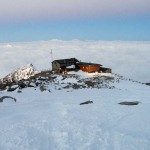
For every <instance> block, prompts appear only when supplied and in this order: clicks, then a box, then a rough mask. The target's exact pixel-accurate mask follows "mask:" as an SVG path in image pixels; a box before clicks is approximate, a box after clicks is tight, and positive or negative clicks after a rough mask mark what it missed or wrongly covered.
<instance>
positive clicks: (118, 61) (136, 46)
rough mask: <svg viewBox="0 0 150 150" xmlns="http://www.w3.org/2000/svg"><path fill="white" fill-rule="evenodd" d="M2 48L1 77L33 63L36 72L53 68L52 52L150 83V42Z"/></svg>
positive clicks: (56, 43) (57, 42) (52, 43)
mask: <svg viewBox="0 0 150 150" xmlns="http://www.w3.org/2000/svg"><path fill="white" fill-rule="evenodd" d="M9 45H11V48H10V47H9V48H8V47H7V44H0V52H1V55H0V60H1V63H0V68H1V72H0V77H3V76H5V75H7V74H8V73H10V72H11V71H13V70H15V69H16V68H19V67H21V66H24V65H26V64H30V63H32V64H33V65H34V66H35V67H36V68H37V69H39V70H45V69H50V68H51V61H52V60H51V55H50V52H51V49H52V50H53V57H54V59H63V58H70V57H76V58H77V59H79V60H82V61H87V62H96V63H100V64H102V65H104V66H105V67H110V68H112V70H113V72H114V73H118V74H121V75H123V76H126V77H129V78H133V79H135V80H138V81H142V82H150V77H149V74H150V70H149V69H148V68H149V64H150V59H149V49H150V42H122V41H114V42H111V41H80V40H73V41H60V40H56V39H55V40H51V41H40V42H27V43H9Z"/></svg>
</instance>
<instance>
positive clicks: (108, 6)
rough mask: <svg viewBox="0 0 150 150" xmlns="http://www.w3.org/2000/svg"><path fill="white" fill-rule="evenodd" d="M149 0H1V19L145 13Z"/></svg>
mask: <svg viewBox="0 0 150 150" xmlns="http://www.w3.org/2000/svg"><path fill="white" fill-rule="evenodd" d="M149 12H150V1H149V0H126V1H125V0H88V1H87V0H61V1H60V0H44V1H43V0H32V1H31V0H13V1H12V0H5V1H2V0H1V1H0V20H14V19H33V18H34V19H37V18H38V19H39V18H41V17H43V18H50V19H56V18H57V19H60V18H61V19H64V18H70V19H71V18H72V17H75V18H78V17H99V16H105V15H106V16H107V15H123V14H131V13H132V14H136V15H137V14H145V13H149Z"/></svg>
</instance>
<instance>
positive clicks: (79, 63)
mask: <svg viewBox="0 0 150 150" xmlns="http://www.w3.org/2000/svg"><path fill="white" fill-rule="evenodd" d="M77 64H78V65H85V66H88V65H100V66H102V65H101V64H96V63H87V62H77Z"/></svg>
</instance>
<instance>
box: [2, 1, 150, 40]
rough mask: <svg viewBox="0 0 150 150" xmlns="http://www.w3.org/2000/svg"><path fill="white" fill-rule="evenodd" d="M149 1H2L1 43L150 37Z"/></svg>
mask: <svg viewBox="0 0 150 150" xmlns="http://www.w3.org/2000/svg"><path fill="white" fill-rule="evenodd" d="M149 27H150V1H149V0H61V1H60V0H13V1H12V0H5V1H3V0H0V42H16V41H36V40H50V39H61V40H72V39H80V40H127V41H128V40H129V41H130V40H131V41H149V40H150V36H149V35H150V28H149Z"/></svg>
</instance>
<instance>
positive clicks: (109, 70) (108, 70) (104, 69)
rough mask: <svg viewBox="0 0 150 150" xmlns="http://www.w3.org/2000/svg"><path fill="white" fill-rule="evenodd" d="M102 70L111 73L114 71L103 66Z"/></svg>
mask: <svg viewBox="0 0 150 150" xmlns="http://www.w3.org/2000/svg"><path fill="white" fill-rule="evenodd" d="M100 72H102V73H111V72H112V71H111V69H110V68H104V67H101V68H100Z"/></svg>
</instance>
